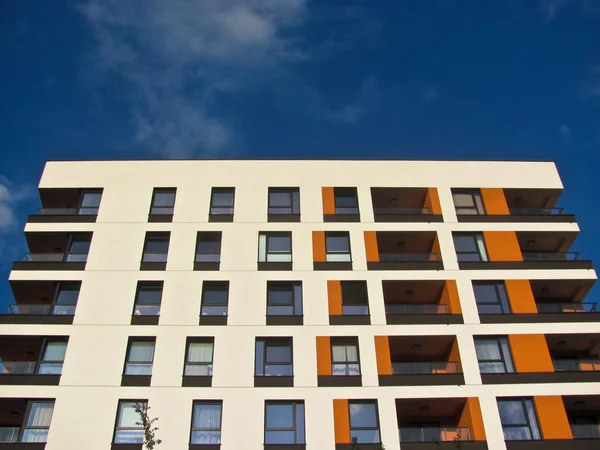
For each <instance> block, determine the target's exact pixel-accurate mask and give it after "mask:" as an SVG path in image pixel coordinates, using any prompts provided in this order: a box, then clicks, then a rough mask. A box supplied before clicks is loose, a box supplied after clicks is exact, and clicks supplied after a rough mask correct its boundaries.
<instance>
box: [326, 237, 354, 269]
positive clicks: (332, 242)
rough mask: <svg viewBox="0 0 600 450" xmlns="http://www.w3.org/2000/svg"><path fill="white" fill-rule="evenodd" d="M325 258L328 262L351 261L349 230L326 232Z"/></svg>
mask: <svg viewBox="0 0 600 450" xmlns="http://www.w3.org/2000/svg"><path fill="white" fill-rule="evenodd" d="M325 253H326V256H325V259H326V261H327V262H350V261H352V255H351V254H350V235H349V234H348V233H347V232H337V231H336V232H333V231H326V232H325Z"/></svg>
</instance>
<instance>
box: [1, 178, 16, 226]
mask: <svg viewBox="0 0 600 450" xmlns="http://www.w3.org/2000/svg"><path fill="white" fill-rule="evenodd" d="M14 224H15V213H14V211H13V207H12V199H11V195H10V191H9V190H8V186H6V185H5V184H4V183H2V182H0V232H5V231H7V230H8V229H10V228H11V227H12V226H13V225H14Z"/></svg>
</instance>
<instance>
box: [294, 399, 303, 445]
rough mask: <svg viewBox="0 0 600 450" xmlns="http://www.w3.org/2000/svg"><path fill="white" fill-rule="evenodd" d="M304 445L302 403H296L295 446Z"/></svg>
mask: <svg viewBox="0 0 600 450" xmlns="http://www.w3.org/2000/svg"><path fill="white" fill-rule="evenodd" d="M304 443H305V442H304V403H296V444H304Z"/></svg>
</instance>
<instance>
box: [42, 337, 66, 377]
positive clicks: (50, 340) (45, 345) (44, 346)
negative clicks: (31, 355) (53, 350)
mask: <svg viewBox="0 0 600 450" xmlns="http://www.w3.org/2000/svg"><path fill="white" fill-rule="evenodd" d="M58 342H60V343H64V344H65V356H64V357H63V359H62V360H59V359H56V360H51V359H44V358H45V353H46V350H47V349H48V344H50V343H58ZM68 346H69V337H62V336H46V337H44V338H43V339H42V347H41V351H40V353H39V355H38V357H37V359H36V361H35V372H34V373H36V374H37V375H44V374H42V373H41V372H40V370H41V368H42V365H43V364H61V370H60V372H58V373H50V374H49V375H62V366H63V365H64V363H65V358H66V356H67V355H66V353H67V347H68Z"/></svg>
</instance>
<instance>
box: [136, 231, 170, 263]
mask: <svg viewBox="0 0 600 450" xmlns="http://www.w3.org/2000/svg"><path fill="white" fill-rule="evenodd" d="M170 236H171V234H170V233H169V232H166V233H146V242H144V254H143V256H142V262H167V255H168V253H169V238H170Z"/></svg>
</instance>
